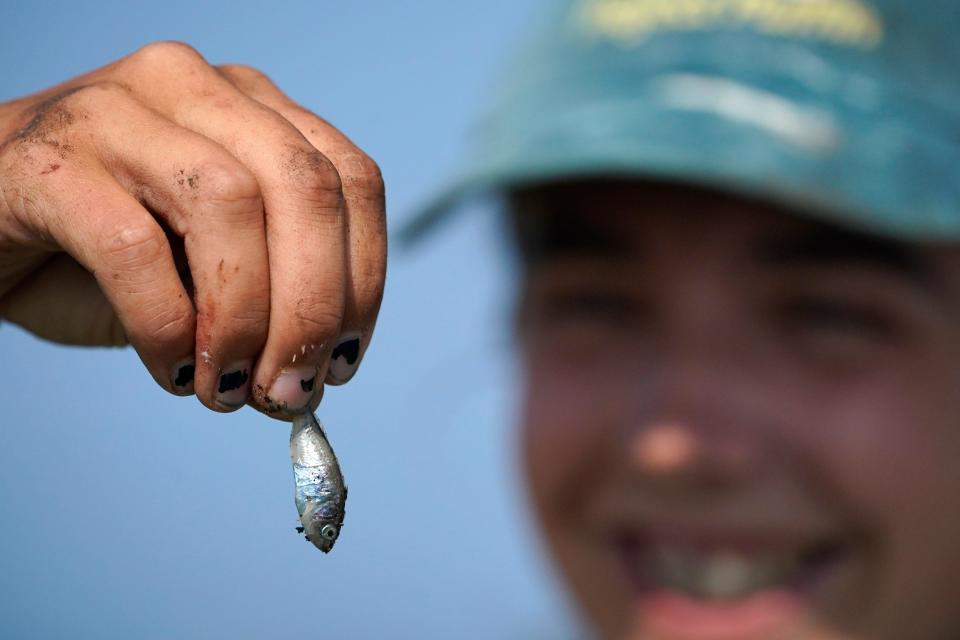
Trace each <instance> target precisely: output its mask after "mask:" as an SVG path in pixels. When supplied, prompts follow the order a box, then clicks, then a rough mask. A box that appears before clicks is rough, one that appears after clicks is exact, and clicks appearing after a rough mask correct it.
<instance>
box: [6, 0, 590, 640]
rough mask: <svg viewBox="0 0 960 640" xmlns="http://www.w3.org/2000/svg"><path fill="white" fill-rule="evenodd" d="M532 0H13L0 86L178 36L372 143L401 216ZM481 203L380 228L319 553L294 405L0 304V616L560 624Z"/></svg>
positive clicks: (237, 626)
mask: <svg viewBox="0 0 960 640" xmlns="http://www.w3.org/2000/svg"><path fill="white" fill-rule="evenodd" d="M542 4H543V2H537V1H534V0H527V1H524V2H518V1H516V0H485V1H480V0H457V2H445V1H441V0H422V1H418V2H402V3H401V2H388V1H386V0H380V1H379V2H336V3H333V2H325V1H317V0H314V1H313V2H276V1H274V2H252V1H251V2H242V3H241V2H225V1H219V2H203V3H198V2H185V1H180V0H172V1H165V2H153V3H144V2H118V1H111V2H96V3H92V2H90V3H77V2H65V1H60V2H29V3H28V2H25V1H24V2H4V3H3V4H2V5H0V69H2V73H0V78H2V82H0V100H7V99H10V98H13V97H16V96H20V95H23V94H26V93H30V92H33V91H36V90H39V89H41V88H44V87H46V86H49V85H51V84H54V83H56V82H59V81H61V80H64V79H66V78H69V77H72V76H74V75H77V74H79V73H82V72H84V71H87V70H89V69H92V68H95V67H98V66H100V65H103V64H105V63H107V62H109V61H111V60H114V59H116V58H118V57H120V56H123V55H125V54H127V53H129V52H131V51H133V50H135V49H136V48H138V47H140V46H142V45H143V44H145V43H147V42H150V41H152V40H157V39H178V40H184V41H186V42H189V43H191V44H193V45H194V46H196V47H197V48H198V49H199V50H200V51H201V52H202V53H203V54H204V55H205V56H207V58H208V59H209V60H211V61H214V62H227V61H235V62H244V63H247V64H251V65H254V66H256V67H258V68H260V69H262V70H263V71H265V72H267V73H268V74H269V75H271V76H272V77H273V78H274V80H275V81H276V82H277V83H278V84H279V85H280V86H281V87H282V88H283V89H284V90H286V91H287V92H288V93H289V94H290V95H291V96H293V97H294V98H295V99H297V100H298V101H300V102H301V103H303V104H304V105H306V106H308V107H309V108H311V109H313V110H315V111H316V112H318V113H320V114H321V115H323V116H324V117H326V118H328V119H329V120H331V121H332V122H333V123H334V124H335V125H337V126H338V127H340V128H341V129H342V130H343V131H345V132H346V133H347V134H348V135H349V136H351V137H352V138H353V139H354V141H355V142H357V143H358V144H359V145H360V146H361V147H362V148H364V149H365V150H366V151H367V152H368V153H370V154H371V155H372V156H373V157H374V158H375V159H377V161H378V162H379V163H380V165H381V168H382V170H383V173H384V176H385V179H386V183H387V190H388V205H389V211H390V215H391V221H392V226H393V227H394V228H396V226H397V223H398V222H399V221H400V220H402V219H403V217H404V215H405V214H409V213H410V211H411V209H412V208H413V207H414V206H415V205H416V204H417V203H418V202H420V201H422V200H423V198H425V197H426V196H427V195H428V194H430V193H431V192H432V191H433V190H434V189H436V188H437V187H438V186H439V184H440V183H441V181H442V178H443V176H445V175H448V174H449V173H451V172H452V170H453V168H454V166H455V163H456V161H457V159H458V157H459V154H460V152H461V150H462V147H463V143H464V136H465V134H466V133H467V132H468V129H469V126H470V124H471V122H472V121H473V120H474V119H475V118H476V117H477V116H478V115H479V114H481V113H482V110H483V106H484V105H485V104H486V103H487V100H488V98H487V96H488V93H489V91H490V90H491V89H492V88H493V87H494V86H495V78H496V74H497V71H498V69H499V68H500V66H501V64H502V62H503V61H504V60H505V59H507V57H508V55H509V52H510V50H511V49H512V48H513V47H514V46H515V44H516V43H517V42H518V34H520V33H522V27H523V26H524V25H525V24H526V23H527V22H528V21H529V19H530V17H531V15H532V14H533V13H534V11H535V10H536V8H537V7H538V6H539V5H542ZM474 214H475V215H469V216H466V217H464V219H462V220H460V221H459V222H458V223H457V224H455V225H449V226H447V227H446V228H444V230H443V231H442V232H441V233H439V234H438V235H437V236H436V237H434V238H433V239H432V241H431V242H430V243H428V244H427V245H425V246H423V247H422V248H420V249H418V250H417V251H416V252H405V251H402V250H399V248H398V247H394V250H393V253H392V255H391V264H390V273H389V276H388V286H387V292H386V297H385V301H384V305H383V311H382V313H381V316H380V322H379V325H378V330H377V336H376V338H375V340H374V343H373V345H372V347H371V349H370V351H369V352H368V353H367V356H366V359H365V361H364V364H363V366H362V368H361V370H360V372H359V374H358V375H357V377H356V378H355V379H354V380H353V381H352V382H351V383H350V384H349V385H347V386H346V387H342V388H338V389H332V390H329V391H328V393H327V394H326V397H325V399H324V403H323V405H322V406H321V409H320V412H319V415H320V417H321V419H322V420H323V421H324V422H325V423H326V425H327V427H328V432H329V434H330V436H331V440H332V442H333V444H334V446H335V448H336V450H337V452H338V454H339V456H340V459H341V463H342V466H343V468H344V471H345V473H346V475H347V480H348V483H349V485H350V501H349V504H348V508H347V520H346V525H345V528H344V532H343V535H342V536H341V538H340V540H339V541H338V543H337V547H336V550H335V551H334V552H333V553H332V554H330V555H329V556H324V555H322V554H320V553H319V552H317V550H316V549H314V548H313V547H312V546H311V545H310V544H309V543H307V542H305V541H304V540H303V539H302V538H301V537H299V536H297V535H296V534H295V532H294V527H295V526H296V524H297V521H296V511H295V507H294V504H293V478H292V473H291V470H290V461H289V457H288V452H287V439H288V435H289V429H288V427H287V425H286V424H284V423H281V422H276V421H272V420H270V419H268V418H265V417H263V416H261V415H260V414H258V413H256V412H254V411H252V410H250V409H244V410H242V411H240V412H238V413H235V414H232V415H228V416H223V415H217V414H214V413H212V412H210V411H207V410H206V409H204V408H203V407H201V405H200V404H199V403H197V402H196V400H195V399H178V398H174V397H172V396H168V395H166V394H165V393H164V392H163V391H162V390H160V389H159V388H158V387H156V386H155V385H154V383H153V382H152V380H151V379H150V378H149V376H148V375H147V373H146V372H145V370H143V368H142V367H141V366H140V363H139V360H138V359H137V357H136V354H135V353H134V352H133V351H132V350H129V349H124V350H108V349H97V350H91V349H79V348H63V347H57V346H52V345H49V344H45V343H43V342H41V341H39V340H37V339H35V338H33V337H32V336H30V335H28V334H26V333H25V332H23V331H21V330H19V329H18V328H17V327H14V326H11V325H8V324H5V325H0V362H2V364H3V366H2V367H0V401H2V402H3V406H4V409H3V411H2V413H0V427H2V428H0V637H3V638H32V639H48V638H50V639H53V638H71V639H82V638H98V639H112V638H123V639H124V640H127V639H130V638H138V639H144V640H147V639H151V638H173V637H176V638H238V639H239V638H268V637H273V638H279V637H288V638H302V637H326V638H347V639H353V638H467V639H469V638H484V639H488V638H548V637H549V638H572V637H575V636H576V635H577V632H576V631H575V630H574V629H575V626H574V624H573V622H572V621H571V620H570V619H569V617H568V616H567V615H566V614H565V613H564V604H563V599H562V596H561V595H560V594H559V593H558V591H557V589H556V587H555V586H554V585H553V581H552V578H551V576H550V572H549V569H548V568H547V567H546V565H545V562H544V561H543V558H542V557H541V556H540V555H539V552H538V550H537V541H536V534H535V532H534V531H533V530H532V528H531V526H530V522H529V519H528V516H527V514H526V507H525V495H524V493H523V491H522V484H521V479H520V477H519V474H518V472H517V469H516V465H515V446H514V444H515V437H514V432H513V429H512V421H513V408H514V405H515V402H516V393H515V388H516V372H515V369H514V363H513V361H512V357H511V349H510V336H509V331H508V313H509V304H510V279H511V274H510V272H509V269H508V267H507V266H506V261H505V260H504V259H503V258H504V254H503V251H502V249H501V248H499V246H498V239H497V237H496V225H495V224H494V223H493V220H492V216H491V215H490V212H489V211H483V212H474Z"/></svg>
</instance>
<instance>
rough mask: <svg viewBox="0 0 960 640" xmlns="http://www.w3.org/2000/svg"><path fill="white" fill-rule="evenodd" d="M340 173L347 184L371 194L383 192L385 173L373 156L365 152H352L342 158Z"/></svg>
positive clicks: (375, 194)
mask: <svg viewBox="0 0 960 640" xmlns="http://www.w3.org/2000/svg"><path fill="white" fill-rule="evenodd" d="M338 167H339V168H340V175H341V177H342V179H343V182H344V183H345V184H346V185H349V186H352V187H354V188H356V189H358V190H360V191H363V192H365V193H367V194H369V196H371V197H372V196H379V195H381V194H383V191H384V185H383V173H382V172H381V171H380V166H379V165H378V164H377V163H376V161H374V159H373V158H371V157H370V156H368V155H367V154H365V153H363V152H359V151H358V152H356V153H351V154H349V155H346V156H343V157H342V158H340V162H339V163H338Z"/></svg>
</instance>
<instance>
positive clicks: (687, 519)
mask: <svg viewBox="0 0 960 640" xmlns="http://www.w3.org/2000/svg"><path fill="white" fill-rule="evenodd" d="M517 211H518V214H517V216H516V221H517V227H518V229H519V241H520V245H521V251H522V253H523V254H524V257H525V275H526V277H525V288H524V290H523V292H522V296H521V305H520V317H519V323H520V332H521V337H522V344H523V347H524V351H525V362H526V370H527V378H526V379H527V387H526V393H525V408H524V414H523V434H524V435H523V438H524V457H525V465H526V471H527V474H528V478H529V484H530V487H531V492H532V497H533V503H534V506H535V509H536V512H537V515H538V517H539V519H540V522H541V525H542V528H543V532H544V535H545V538H546V541H547V543H548V545H549V548H550V550H551V552H552V554H553V556H554V559H555V561H556V564H557V565H558V567H559V569H560V571H561V572H562V574H563V576H564V577H565V579H566V581H567V583H568V585H569V587H570V589H571V590H572V592H573V595H574V597H575V599H576V601H577V602H578V603H579V605H580V607H581V608H582V610H583V611H584V612H585V614H586V616H587V617H588V618H589V619H590V620H591V621H592V622H593V623H594V624H595V625H596V627H597V628H598V629H599V630H600V632H601V633H602V635H603V636H605V637H608V638H618V639H619V638H624V639H625V638H644V639H656V640H675V639H679V640H701V639H704V640H720V639H731V640H732V639H736V640H748V639H751V638H777V639H792V638H816V639H823V640H827V639H840V638H845V639H846V638H890V639H897V640H902V639H904V638H910V639H911V640H920V639H923V638H938V639H942V638H947V637H960V608H958V607H957V605H956V603H957V587H956V581H957V577H958V576H960V497H958V496H960V291H958V285H960V251H958V250H957V249H955V248H948V247H920V246H912V245H907V244H900V243H896V242H889V241H887V240H880V239H878V238H874V237H869V236H864V235H860V234H856V233H851V232H847V231H842V230H840V229H838V228H835V227H832V226H830V225H826V224H823V223H818V222H814V221H812V220H810V219H805V218H801V217H795V216H793V215H791V214H789V213H788V212H785V211H782V210H778V209H776V208H773V207H771V206H768V205H764V204H759V203H756V202H750V201H745V200H739V199H735V198H732V197H724V196H720V195H717V194H713V193H707V192H700V191H695V190H690V189H681V188H677V187H666V186H661V187H653V186H649V185H642V184H639V183H638V184H633V183H614V182H609V183H601V182H596V183H582V184H577V185H567V186H558V187H549V188H547V187H545V188H540V189H534V190H530V191H528V192H525V193H522V194H520V195H519V196H518V197H517Z"/></svg>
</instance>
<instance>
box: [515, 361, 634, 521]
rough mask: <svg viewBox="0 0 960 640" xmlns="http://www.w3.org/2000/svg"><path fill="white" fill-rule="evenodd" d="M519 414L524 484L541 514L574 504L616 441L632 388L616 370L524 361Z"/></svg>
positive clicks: (567, 363) (572, 364) (552, 362)
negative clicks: (524, 368)
mask: <svg viewBox="0 0 960 640" xmlns="http://www.w3.org/2000/svg"><path fill="white" fill-rule="evenodd" d="M526 365H527V371H526V392H525V394H524V406H523V415H522V424H523V429H522V432H523V453H524V464H525V467H526V471H527V476H528V480H529V483H530V487H531V490H532V492H533V495H534V498H535V499H536V501H537V506H538V508H540V509H541V515H544V513H543V509H544V507H545V506H546V505H547V504H551V505H552V507H553V508H556V507H557V506H558V503H563V502H567V501H573V500H575V499H576V497H577V494H578V493H579V490H578V487H580V488H583V485H584V484H585V482H587V481H588V479H589V478H591V477H593V476H595V474H596V468H597V467H598V466H600V465H599V463H600V462H602V461H603V459H604V458H605V457H609V455H610V453H611V451H615V450H616V449H615V448H612V447H611V443H615V440H616V433H617V425H618V424H621V423H622V421H623V420H622V416H620V415H619V414H620V413H621V412H622V411H623V410H624V408H625V407H627V406H628V404H627V403H628V401H629V400H628V398H629V393H630V384H629V381H628V380H625V376H624V375H621V373H620V372H618V371H616V370H614V369H612V368H610V367H601V366H586V367H584V366H579V365H578V364H576V363H571V362H569V361H566V360H558V359H556V358H548V357H540V358H538V357H528V359H527V362H526Z"/></svg>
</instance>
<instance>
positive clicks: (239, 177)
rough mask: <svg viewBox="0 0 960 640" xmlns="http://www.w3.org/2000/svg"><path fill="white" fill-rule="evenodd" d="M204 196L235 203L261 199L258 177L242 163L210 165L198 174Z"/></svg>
mask: <svg viewBox="0 0 960 640" xmlns="http://www.w3.org/2000/svg"><path fill="white" fill-rule="evenodd" d="M197 182H198V184H199V187H200V189H201V190H202V192H203V195H204V196H205V197H207V198H208V199H211V200H221V201H226V202H235V201H238V200H255V199H259V198H260V185H259V184H258V183H257V178H256V176H254V175H253V172H251V171H250V170H249V169H247V168H246V167H244V166H243V165H242V164H240V163H233V164H223V163H217V164H210V165H208V166H207V167H205V168H204V169H203V170H202V171H200V172H199V173H198V178H197Z"/></svg>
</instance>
